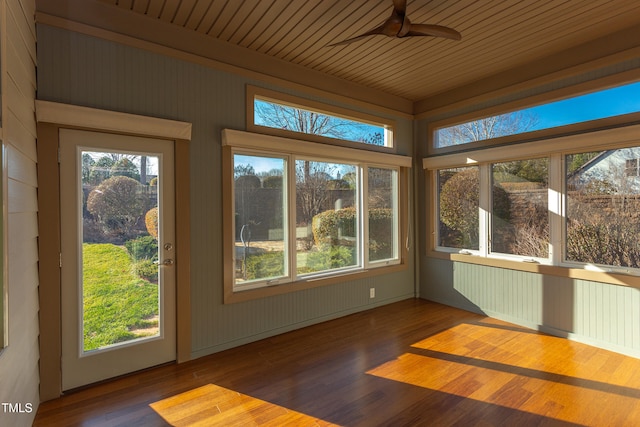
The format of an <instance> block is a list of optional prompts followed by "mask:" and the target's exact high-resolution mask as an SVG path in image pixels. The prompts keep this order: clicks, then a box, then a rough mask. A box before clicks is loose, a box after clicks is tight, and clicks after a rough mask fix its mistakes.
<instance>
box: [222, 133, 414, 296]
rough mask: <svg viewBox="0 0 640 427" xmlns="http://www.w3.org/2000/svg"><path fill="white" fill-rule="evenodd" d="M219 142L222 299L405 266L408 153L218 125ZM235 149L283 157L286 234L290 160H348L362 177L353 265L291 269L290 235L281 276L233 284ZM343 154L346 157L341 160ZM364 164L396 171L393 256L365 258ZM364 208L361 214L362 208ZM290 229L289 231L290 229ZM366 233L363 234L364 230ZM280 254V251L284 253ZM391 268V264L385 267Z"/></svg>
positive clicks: (291, 195) (291, 221)
mask: <svg viewBox="0 0 640 427" xmlns="http://www.w3.org/2000/svg"><path fill="white" fill-rule="evenodd" d="M222 146H223V177H224V179H223V181H224V183H223V185H224V191H223V197H224V202H223V206H227V207H228V208H225V209H224V214H223V221H224V223H225V225H224V227H223V228H224V231H223V232H224V239H223V244H224V251H225V271H224V287H225V303H232V302H239V301H245V300H249V299H255V298H261V297H265V296H270V295H274V294H280V293H285V292H291V291H296V290H300V289H305V288H309V287H315V286H320V285H324V284H331V283H336V282H340V281H345V280H351V279H355V278H358V277H366V276H371V275H377V274H384V273H386V272H389V271H395V269H398V268H406V265H405V264H406V262H405V261H406V256H407V254H406V248H403V247H401V244H400V242H401V236H403V233H405V234H406V229H407V226H406V222H405V221H404V219H403V215H404V214H406V212H407V210H406V207H404V206H403V199H404V197H403V194H402V193H403V189H405V188H406V184H403V181H406V177H405V175H406V170H407V169H408V168H410V167H411V161H412V160H411V158H410V157H406V156H400V155H396V154H387V153H380V152H375V151H365V150H356V149H352V148H348V147H331V148H329V149H327V146H326V145H323V144H317V143H313V142H309V141H301V140H294V139H289V138H283V137H277V136H271V135H264V134H255V133H250V132H243V131H237V130H231V129H225V130H223V131H222ZM235 154H243V155H244V154H246V155H257V156H260V155H264V156H274V157H283V158H284V157H286V158H287V172H286V174H287V175H289V179H288V182H287V183H286V192H287V199H288V209H286V211H287V214H288V217H287V218H286V222H287V224H288V235H289V236H295V209H296V206H295V185H296V183H295V178H293V179H292V177H295V161H296V159H305V160H311V161H322V162H336V163H344V164H353V165H355V166H357V167H358V168H359V169H358V170H359V175H360V176H359V180H360V181H361V182H364V183H365V184H364V186H361V187H360V189H359V191H358V194H357V195H356V196H357V204H358V205H359V206H361V209H359V212H361V214H360V220H359V224H358V227H359V230H358V231H359V242H358V246H359V248H360V249H359V253H358V256H359V260H358V263H357V264H358V265H357V266H350V267H344V268H341V269H336V270H329V271H323V272H318V273H308V274H300V275H297V273H296V271H295V269H296V268H295V254H296V251H295V243H296V242H295V239H294V238H290V239H289V241H288V243H287V255H288V260H287V261H286V262H288V263H289V271H288V275H287V277H281V278H278V279H265V280H256V281H252V282H251V283H250V284H246V285H244V284H236V281H235V268H234V265H235V231H234V230H235V224H234V215H233V212H234V208H233V205H234V191H233V156H234V155H235ZM345 159H349V160H348V161H345ZM369 167H377V168H385V169H391V170H394V171H396V176H397V179H396V182H397V183H398V184H396V185H397V187H396V188H395V190H396V191H395V197H396V212H397V213H396V217H397V219H396V224H395V227H396V229H395V233H394V240H395V242H394V243H395V245H396V250H395V251H394V252H395V255H396V256H395V258H394V259H385V260H380V261H372V262H370V261H369V259H368V257H369V255H368V250H367V248H368V239H369V236H368V228H367V225H366V223H367V222H368V221H367V220H366V216H367V215H366V212H368V200H366V197H365V195H366V185H367V184H366V181H367V180H366V179H363V174H364V173H366V172H367V171H368V168H369ZM362 212H364V214H363V213H362ZM292 233H293V234H292ZM365 233H367V234H365ZM287 255H285V256H287ZM390 269H391V270H390Z"/></svg>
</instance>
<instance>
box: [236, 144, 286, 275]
mask: <svg viewBox="0 0 640 427" xmlns="http://www.w3.org/2000/svg"><path fill="white" fill-rule="evenodd" d="M233 161H234V163H233V165H234V171H233V172H234V207H235V221H234V224H235V272H236V273H235V283H236V284H237V285H242V284H249V283H251V282H256V281H265V280H275V279H276V278H279V277H283V276H287V275H288V271H287V269H288V267H287V265H288V262H287V255H286V254H287V244H286V242H287V221H286V219H285V217H286V212H287V209H286V194H287V193H286V159H284V158H278V157H267V156H250V155H240V154H236V155H234V159H233Z"/></svg>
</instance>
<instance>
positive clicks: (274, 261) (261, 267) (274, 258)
mask: <svg viewBox="0 0 640 427" xmlns="http://www.w3.org/2000/svg"><path fill="white" fill-rule="evenodd" d="M245 273H246V274H245V275H246V279H247V280H253V279H264V278H267V277H278V276H282V275H283V274H284V252H282V251H271V252H264V253H261V254H252V255H249V256H247V259H246V260H245Z"/></svg>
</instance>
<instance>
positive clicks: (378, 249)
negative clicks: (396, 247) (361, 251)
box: [369, 208, 394, 261]
mask: <svg viewBox="0 0 640 427" xmlns="http://www.w3.org/2000/svg"><path fill="white" fill-rule="evenodd" d="M392 227H393V210H392V209H389V208H376V209H370V210H369V260H371V261H377V260H381V259H387V258H391V256H392V255H393V241H392V240H391V237H392V236H393V232H394V230H393V229H392Z"/></svg>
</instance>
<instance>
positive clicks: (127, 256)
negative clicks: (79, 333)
mask: <svg viewBox="0 0 640 427" xmlns="http://www.w3.org/2000/svg"><path fill="white" fill-rule="evenodd" d="M81 162H82V165H81V167H82V189H81V191H82V198H81V201H82V218H83V220H82V316H83V342H84V344H83V350H84V351H91V350H97V349H101V348H105V347H108V346H111V345H114V344H118V343H123V342H127V341H131V340H136V339H140V338H145V337H154V336H158V335H159V321H158V319H159V315H160V309H159V284H158V264H157V261H158V240H157V239H158V221H159V219H158V207H157V206H158V191H157V189H158V179H159V178H158V157H154V156H145V155H131V154H123V153H117V152H95V151H83V152H82V160H81Z"/></svg>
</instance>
